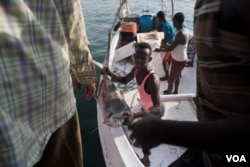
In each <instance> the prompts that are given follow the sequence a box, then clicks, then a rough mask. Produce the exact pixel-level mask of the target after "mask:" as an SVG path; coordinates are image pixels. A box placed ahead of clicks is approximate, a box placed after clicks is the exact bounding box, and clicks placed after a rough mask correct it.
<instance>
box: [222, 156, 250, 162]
mask: <svg viewBox="0 0 250 167" xmlns="http://www.w3.org/2000/svg"><path fill="white" fill-rule="evenodd" d="M226 158H227V162H247V160H246V158H245V156H244V155H226Z"/></svg>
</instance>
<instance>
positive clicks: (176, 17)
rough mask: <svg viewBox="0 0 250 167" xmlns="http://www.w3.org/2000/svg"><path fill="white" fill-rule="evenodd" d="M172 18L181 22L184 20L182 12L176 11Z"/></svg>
mask: <svg viewBox="0 0 250 167" xmlns="http://www.w3.org/2000/svg"><path fill="white" fill-rule="evenodd" d="M174 20H175V21H177V22H179V23H181V24H183V23H184V20H185V15H184V14H183V13H182V12H179V13H176V14H175V15H174Z"/></svg>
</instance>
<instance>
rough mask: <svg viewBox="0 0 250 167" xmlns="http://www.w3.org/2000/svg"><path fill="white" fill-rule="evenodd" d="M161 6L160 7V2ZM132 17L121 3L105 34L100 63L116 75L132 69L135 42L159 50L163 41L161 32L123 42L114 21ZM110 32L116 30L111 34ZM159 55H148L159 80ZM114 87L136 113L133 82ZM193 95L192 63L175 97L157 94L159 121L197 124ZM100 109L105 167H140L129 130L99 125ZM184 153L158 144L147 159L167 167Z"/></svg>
mask: <svg viewBox="0 0 250 167" xmlns="http://www.w3.org/2000/svg"><path fill="white" fill-rule="evenodd" d="M162 5H164V4H163V3H162ZM159 10H162V9H159ZM146 14H147V13H146ZM121 15H122V16H121ZM144 15H145V13H144ZM130 16H132V17H130ZM136 16H137V15H130V13H129V9H128V3H127V0H123V1H122V2H121V6H120V7H119V9H118V13H117V16H116V18H115V21H114V24H113V26H112V28H111V30H110V33H109V40H110V41H109V47H108V52H107V56H106V57H105V60H104V62H103V63H104V64H105V65H107V66H108V67H109V68H110V69H111V70H112V71H115V72H117V73H119V74H120V75H125V74H126V73H128V72H130V70H131V68H132V67H133V61H132V59H131V55H132V54H133V52H134V48H133V44H134V43H135V42H140V41H141V40H143V41H145V42H148V43H149V44H150V45H151V47H152V49H153V50H154V49H155V48H159V46H160V41H161V39H162V38H163V32H157V34H156V35H157V36H155V32H140V31H139V32H138V31H136V37H135V38H134V39H131V41H130V40H127V39H126V40H123V39H124V38H127V37H126V36H125V37H124V33H122V32H123V31H122V27H121V26H120V27H116V28H115V24H116V22H117V20H118V21H124V20H125V21H127V22H130V21H131V20H132V21H134V20H133V19H137V18H136ZM142 16H143V14H140V15H139V16H138V17H142ZM136 22H137V21H136ZM137 24H138V22H137ZM156 24H157V23H156ZM114 29H117V30H116V31H114ZM125 35H129V33H127V34H126V33H125ZM128 38H129V37H128ZM163 55H164V53H162V54H160V53H157V52H153V54H152V57H153V61H152V62H151V66H152V67H153V70H154V71H155V72H156V73H157V74H158V75H159V77H163V76H164V75H165V73H164V70H163V67H162V56H163ZM194 62H195V60H194ZM115 84H116V86H117V87H118V88H119V89H120V90H121V91H122V92H123V94H124V98H125V100H126V102H127V104H128V105H129V106H130V107H131V109H132V111H138V110H139V107H140V102H139V96H138V94H137V89H136V83H135V82H130V83H128V84H127V85H123V84H119V83H115ZM166 89H167V81H161V87H160V91H161V94H163V91H164V90H166ZM195 93H196V63H194V65H193V67H185V68H184V70H183V71H182V73H181V79H180V86H179V94H177V95H161V100H162V101H163V102H164V104H165V107H166V111H165V115H164V116H163V117H162V119H172V120H190V121H197V116H196V111H195V110H196V107H195V104H194V102H193V97H194V96H195ZM97 105H98V104H97ZM101 110H102V109H101V108H99V107H98V106H97V111H98V113H97V116H98V123H99V127H98V130H99V136H100V141H101V145H102V151H103V156H104V159H105V163H106V166H107V167H143V166H144V165H143V164H142V163H141V161H140V158H141V157H143V154H142V150H141V148H138V147H135V146H133V145H132V142H133V141H131V140H130V139H129V133H130V131H129V130H128V129H127V127H126V126H120V127H118V128H111V127H109V126H107V125H106V124H103V122H104V119H103V114H102V113H103V112H102V111H101ZM173 130H174V129H173ZM162 133H164V132H162ZM185 150H186V148H183V147H179V146H175V145H167V144H162V145H160V146H158V147H156V148H153V149H152V150H151V155H150V157H149V158H150V161H151V165H150V166H151V167H167V166H168V165H169V164H170V163H171V162H173V161H174V160H176V159H177V158H178V157H180V156H181V155H182V154H183V153H184V152H185Z"/></svg>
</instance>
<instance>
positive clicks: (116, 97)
mask: <svg viewBox="0 0 250 167" xmlns="http://www.w3.org/2000/svg"><path fill="white" fill-rule="evenodd" d="M96 100H97V103H98V111H99V112H102V114H103V118H104V123H105V124H106V125H108V126H110V127H112V128H117V127H119V126H121V125H122V124H123V123H124V121H125V115H124V114H125V113H129V112H131V109H130V108H129V106H128V105H127V103H126V101H125V99H124V96H123V94H122V93H121V92H120V90H118V88H117V87H116V86H115V85H114V83H113V82H112V81H111V80H110V79H109V78H108V77H107V76H106V75H103V78H102V80H101V82H100V85H99V89H98V95H97V98H96Z"/></svg>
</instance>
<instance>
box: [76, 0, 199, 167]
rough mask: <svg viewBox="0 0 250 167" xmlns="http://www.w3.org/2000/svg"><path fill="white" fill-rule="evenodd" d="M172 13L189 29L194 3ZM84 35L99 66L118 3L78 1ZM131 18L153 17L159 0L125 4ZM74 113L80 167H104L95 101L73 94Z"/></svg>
mask: <svg viewBox="0 0 250 167" xmlns="http://www.w3.org/2000/svg"><path fill="white" fill-rule="evenodd" d="M164 1H168V2H167V3H166V8H164V9H163V11H164V12H165V13H166V14H167V19H171V18H172V6H171V0H164ZM173 1H174V13H176V12H183V13H184V14H185V25H186V26H187V27H189V28H191V29H192V27H193V12H194V4H195V0H173ZM81 2H82V7H83V13H84V19H85V25H86V31H87V35H88V40H89V42H90V47H91V53H92V55H93V58H94V59H95V60H97V61H99V62H102V61H103V59H104V57H105V56H106V53H107V47H108V31H109V29H110V28H111V26H112V23H113V21H114V18H115V15H116V13H117V9H118V7H119V4H120V0H81ZM128 2H129V4H130V10H131V14H143V11H145V10H149V12H147V13H146V14H153V15H156V13H157V12H158V11H160V10H162V8H161V0H128ZM96 73H97V81H96V84H98V83H99V75H100V71H99V69H96ZM75 96H76V102H77V109H78V114H79V120H80V126H81V127H80V128H81V134H82V142H83V159H84V167H105V163H104V159H103V155H102V149H101V145H100V140H99V135H98V131H97V130H96V131H94V132H93V129H96V128H97V126H98V125H97V124H98V123H97V111H96V101H95V100H94V99H92V100H90V101H85V100H84V91H82V92H77V91H76V90H75Z"/></svg>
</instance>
